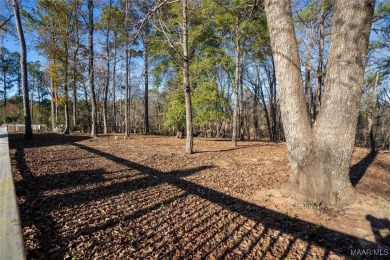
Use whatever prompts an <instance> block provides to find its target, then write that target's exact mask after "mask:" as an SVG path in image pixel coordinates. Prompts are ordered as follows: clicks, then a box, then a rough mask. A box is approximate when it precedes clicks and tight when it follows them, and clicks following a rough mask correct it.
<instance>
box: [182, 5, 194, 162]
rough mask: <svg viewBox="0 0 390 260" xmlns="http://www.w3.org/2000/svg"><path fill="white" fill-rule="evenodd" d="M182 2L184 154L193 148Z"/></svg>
mask: <svg viewBox="0 0 390 260" xmlns="http://www.w3.org/2000/svg"><path fill="white" fill-rule="evenodd" d="M182 4H183V85H184V95H185V103H186V130H187V132H186V147H185V152H186V154H191V153H192V149H193V137H192V108H191V88H190V75H189V59H188V28H187V25H188V22H187V0H182Z"/></svg>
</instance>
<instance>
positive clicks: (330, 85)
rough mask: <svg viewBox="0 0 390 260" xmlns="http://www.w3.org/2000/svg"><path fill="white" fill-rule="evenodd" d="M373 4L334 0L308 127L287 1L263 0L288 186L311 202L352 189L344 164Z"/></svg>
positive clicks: (333, 200) (335, 198)
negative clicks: (318, 102) (321, 85)
mask: <svg viewBox="0 0 390 260" xmlns="http://www.w3.org/2000/svg"><path fill="white" fill-rule="evenodd" d="M374 5H375V0H356V1H337V0H336V1H335V6H334V17H333V23H332V36H331V43H330V52H329V58H328V66H327V75H326V78H325V86H326V88H325V92H324V96H323V101H322V107H321V111H320V113H319V115H318V117H317V120H316V122H315V123H314V125H313V127H311V126H310V121H309V117H308V114H307V111H306V108H305V99H304V93H303V86H302V81H301V74H300V63H299V57H298V50H297V42H296V38H295V32H294V22H293V19H292V15H291V8H290V1H288V0H267V1H266V3H265V10H266V14H267V21H268V26H269V31H270V38H271V44H272V49H273V55H274V59H275V67H276V76H277V80H278V83H279V88H280V103H281V113H282V120H283V126H284V130H285V136H286V140H287V147H288V152H289V160H290V163H291V168H292V173H291V175H290V179H289V184H290V185H291V186H292V189H293V190H295V191H299V193H300V194H302V195H303V196H304V197H305V198H306V199H307V200H310V201H313V202H324V203H327V204H339V203H345V202H348V201H349V200H350V199H351V198H352V195H353V192H354V191H353V188H352V185H351V183H350V180H349V167H350V159H351V155H352V151H353V147H354V140H355V131H356V123H357V115H358V107H359V102H360V97H361V89H362V85H363V72H364V65H365V59H366V52H367V47H368V38H369V34H370V27H371V22H372V16H373V10H374Z"/></svg>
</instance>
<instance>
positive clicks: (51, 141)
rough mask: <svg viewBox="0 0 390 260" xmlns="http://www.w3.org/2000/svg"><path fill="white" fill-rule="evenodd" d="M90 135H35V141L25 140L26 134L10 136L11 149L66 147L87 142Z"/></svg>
mask: <svg viewBox="0 0 390 260" xmlns="http://www.w3.org/2000/svg"><path fill="white" fill-rule="evenodd" d="M91 138H92V137H90V136H88V135H85V134H84V135H82V134H80V135H77V134H74V135H73V134H72V135H62V134H56V133H45V134H38V133H36V134H34V138H33V139H28V140H26V139H24V134H9V135H8V139H9V144H10V149H16V148H18V147H23V148H36V147H47V146H53V145H61V144H63V145H66V144H72V143H76V142H81V141H85V140H88V139H91Z"/></svg>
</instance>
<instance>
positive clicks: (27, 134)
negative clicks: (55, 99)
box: [13, 0, 33, 139]
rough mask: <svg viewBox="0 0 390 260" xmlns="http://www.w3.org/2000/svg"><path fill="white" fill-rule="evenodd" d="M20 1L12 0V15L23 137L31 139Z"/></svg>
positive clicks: (24, 42)
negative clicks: (18, 67) (18, 68)
mask: <svg viewBox="0 0 390 260" xmlns="http://www.w3.org/2000/svg"><path fill="white" fill-rule="evenodd" d="M19 4H20V2H19V1H17V0H13V7H14V15H15V21H16V28H17V31H18V37H19V43H20V49H21V55H20V68H21V70H20V71H21V78H22V89H23V108H24V125H25V130H24V138H25V139H31V138H33V132H32V127H31V116H30V106H29V103H30V101H29V97H28V83H27V49H26V41H25V39H24V33H23V27H22V21H21V19H20V10H19V8H20V7H19Z"/></svg>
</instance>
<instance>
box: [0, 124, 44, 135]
mask: <svg viewBox="0 0 390 260" xmlns="http://www.w3.org/2000/svg"><path fill="white" fill-rule="evenodd" d="M6 126H7V130H8V132H9V133H24V129H25V126H24V125H19V124H16V125H6ZM31 128H32V130H33V132H47V126H46V125H31Z"/></svg>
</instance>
